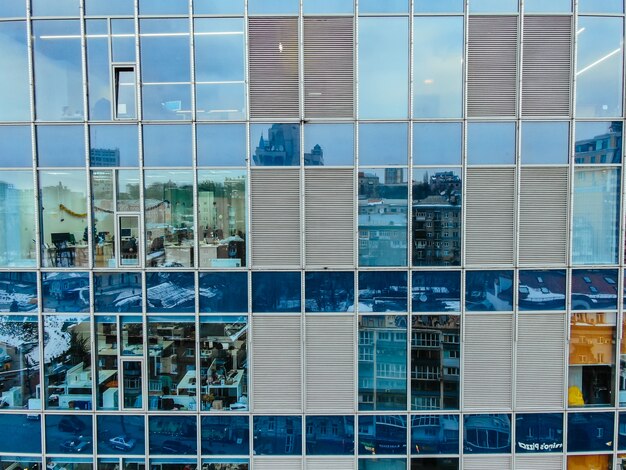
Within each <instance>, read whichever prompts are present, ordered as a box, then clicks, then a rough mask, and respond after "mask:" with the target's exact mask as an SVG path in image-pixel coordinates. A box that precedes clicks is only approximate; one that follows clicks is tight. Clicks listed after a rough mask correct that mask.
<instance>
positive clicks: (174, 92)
mask: <svg viewBox="0 0 626 470" xmlns="http://www.w3.org/2000/svg"><path fill="white" fill-rule="evenodd" d="M142 93H143V95H142V106H143V118H144V119H146V120H148V119H150V120H155V121H181V120H187V121H189V120H191V85H189V84H163V85H161V84H146V83H144V84H143V89H142Z"/></svg>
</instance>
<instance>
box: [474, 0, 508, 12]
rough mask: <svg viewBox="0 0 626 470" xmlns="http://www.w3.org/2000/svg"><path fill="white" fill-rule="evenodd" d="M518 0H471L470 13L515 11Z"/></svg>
mask: <svg viewBox="0 0 626 470" xmlns="http://www.w3.org/2000/svg"><path fill="white" fill-rule="evenodd" d="M517 8H518V0H470V2H469V11H470V13H515V12H517Z"/></svg>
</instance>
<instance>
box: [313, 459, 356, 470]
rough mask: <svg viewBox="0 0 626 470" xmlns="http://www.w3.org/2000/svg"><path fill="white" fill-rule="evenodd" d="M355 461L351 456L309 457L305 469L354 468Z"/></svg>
mask: <svg viewBox="0 0 626 470" xmlns="http://www.w3.org/2000/svg"><path fill="white" fill-rule="evenodd" d="M355 469H356V461H355V459H354V458H352V457H328V458H324V457H309V458H307V459H306V470H355Z"/></svg>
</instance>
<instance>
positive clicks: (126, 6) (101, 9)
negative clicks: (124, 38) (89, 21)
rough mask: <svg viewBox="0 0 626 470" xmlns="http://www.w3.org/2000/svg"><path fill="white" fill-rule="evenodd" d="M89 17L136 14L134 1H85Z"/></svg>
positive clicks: (86, 12)
mask: <svg viewBox="0 0 626 470" xmlns="http://www.w3.org/2000/svg"><path fill="white" fill-rule="evenodd" d="M85 14H87V15H130V16H133V15H134V14H135V2H134V0H85Z"/></svg>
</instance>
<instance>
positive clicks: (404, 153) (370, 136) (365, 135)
mask: <svg viewBox="0 0 626 470" xmlns="http://www.w3.org/2000/svg"><path fill="white" fill-rule="evenodd" d="M408 134H409V128H408V125H407V124H406V123H366V124H360V125H359V165H406V164H407V161H408Z"/></svg>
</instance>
